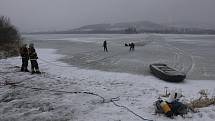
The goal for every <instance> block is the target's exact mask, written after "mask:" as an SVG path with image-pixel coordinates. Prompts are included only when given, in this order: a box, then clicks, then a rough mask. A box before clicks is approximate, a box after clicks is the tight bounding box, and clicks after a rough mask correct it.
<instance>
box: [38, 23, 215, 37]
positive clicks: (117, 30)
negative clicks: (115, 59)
mask: <svg viewBox="0 0 215 121" xmlns="http://www.w3.org/2000/svg"><path fill="white" fill-rule="evenodd" d="M128 30H132V31H128ZM136 33H168V34H169V33H174V34H215V30H214V29H208V28H206V29H204V28H197V27H196V28H195V26H194V27H193V26H192V27H186V26H181V27H180V26H176V25H167V24H157V23H154V22H150V21H137V22H121V23H114V24H93V25H85V26H82V27H79V28H75V29H71V30H65V31H51V32H50V31H49V32H36V33H34V34H136Z"/></svg>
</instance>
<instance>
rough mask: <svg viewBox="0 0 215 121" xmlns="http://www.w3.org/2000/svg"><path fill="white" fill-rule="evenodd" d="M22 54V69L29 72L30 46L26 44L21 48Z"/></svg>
mask: <svg viewBox="0 0 215 121" xmlns="http://www.w3.org/2000/svg"><path fill="white" fill-rule="evenodd" d="M19 52H20V56H21V57H22V67H21V71H22V72H29V70H28V60H29V55H28V48H27V44H24V45H23V46H22V47H21V48H20V51H19Z"/></svg>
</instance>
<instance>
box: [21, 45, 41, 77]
mask: <svg viewBox="0 0 215 121" xmlns="http://www.w3.org/2000/svg"><path fill="white" fill-rule="evenodd" d="M19 52H20V56H21V57H22V67H21V71H22V72H29V70H28V60H29V59H30V62H31V73H32V74H34V73H36V74H41V72H40V71H39V66H38V63H37V59H38V57H37V53H36V50H35V48H34V44H33V43H31V44H29V47H27V44H24V45H23V46H22V47H21V48H20V51H19Z"/></svg>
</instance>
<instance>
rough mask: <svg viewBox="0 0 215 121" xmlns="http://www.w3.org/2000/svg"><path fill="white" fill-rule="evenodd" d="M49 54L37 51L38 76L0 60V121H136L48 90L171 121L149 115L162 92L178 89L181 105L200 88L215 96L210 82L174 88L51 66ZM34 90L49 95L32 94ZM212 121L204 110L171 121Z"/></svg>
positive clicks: (148, 79)
mask: <svg viewBox="0 0 215 121" xmlns="http://www.w3.org/2000/svg"><path fill="white" fill-rule="evenodd" d="M55 52H56V50H53V49H39V50H38V55H39V58H41V59H39V66H40V70H41V71H42V72H45V73H43V74H42V75H31V74H29V73H23V72H18V71H19V68H17V67H16V66H15V65H20V63H21V60H20V59H19V58H9V59H7V60H0V65H1V67H0V80H1V81H0V82H1V84H2V86H0V120H3V121H4V120H5V121H6V120H9V121H10V120H19V121H23V120H42V121H43V120H50V121H53V120H56V121H59V120H66V121H67V120H71V121H73V120H74V121H120V120H121V121H141V119H140V118H139V117H137V116H135V115H133V114H132V113H130V112H128V111H127V110H126V109H124V108H119V107H116V106H114V105H113V103H101V98H99V97H97V96H93V95H87V94H83V93H81V94H71V93H63V92H57V91H53V90H58V91H67V92H73V91H80V92H81V91H89V92H94V93H97V94H99V95H101V96H103V97H105V99H106V100H107V101H108V100H110V99H111V98H113V97H119V98H120V100H119V101H116V103H117V104H119V105H123V106H126V107H128V108H129V109H131V110H132V111H134V112H135V113H137V114H138V115H140V116H142V117H144V118H147V119H152V120H156V121H167V120H173V119H169V118H166V117H164V116H162V115H161V116H159V115H153V113H154V108H153V102H154V101H156V100H157V98H158V97H159V95H160V94H163V93H164V88H165V87H168V90H173V89H180V90H182V92H183V95H184V96H185V100H192V99H196V98H198V97H199V95H198V92H199V91H200V90H202V89H206V90H208V92H209V96H214V95H215V86H214V85H215V81H214V80H185V83H178V84H175V83H167V82H164V81H161V80H158V79H157V78H155V77H152V76H141V75H133V74H128V73H115V72H104V71H98V70H85V69H79V68H76V67H73V66H71V65H68V64H65V63H62V62H59V61H57V59H60V58H61V57H63V55H58V54H55ZM26 79H27V80H26ZM5 80H7V81H10V82H11V81H12V82H19V83H18V85H19V86H17V87H11V86H9V85H6V86H4V82H5ZM27 87H31V88H27ZM34 87H36V88H42V89H49V90H37V89H32V88H34ZM50 90H52V91H50ZM214 119H215V106H210V107H207V108H202V109H200V112H199V113H195V114H192V115H189V118H185V119H183V118H182V117H180V116H178V117H175V119H174V120H176V121H182V120H185V121H193V120H195V121H202V120H207V121H213V120H214Z"/></svg>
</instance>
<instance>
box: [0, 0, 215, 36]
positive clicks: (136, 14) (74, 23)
mask: <svg viewBox="0 0 215 121" xmlns="http://www.w3.org/2000/svg"><path fill="white" fill-rule="evenodd" d="M0 15H5V16H8V17H9V18H10V19H11V21H12V23H13V24H14V25H15V26H17V27H18V28H19V29H20V30H21V31H24V32H30V31H31V32H32V31H47V30H64V29H71V28H75V27H80V26H82V25H87V24H95V23H116V22H127V21H141V20H149V21H154V22H158V23H171V22H186V21H188V22H195V23H196V22H201V23H209V24H215V0H0Z"/></svg>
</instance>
